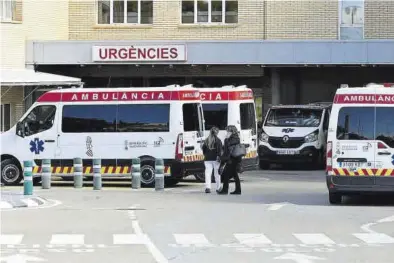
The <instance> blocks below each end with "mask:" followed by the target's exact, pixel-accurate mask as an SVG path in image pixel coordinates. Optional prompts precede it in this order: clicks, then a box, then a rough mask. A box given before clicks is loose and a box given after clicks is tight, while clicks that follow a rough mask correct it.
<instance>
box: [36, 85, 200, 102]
mask: <svg viewBox="0 0 394 263" xmlns="http://www.w3.org/2000/svg"><path fill="white" fill-rule="evenodd" d="M199 95H200V93H199V90H198V89H196V88H194V87H193V86H192V85H186V86H179V85H170V86H165V87H152V88H147V87H136V88H134V87H132V88H67V89H57V90H51V91H49V92H47V93H45V94H43V95H42V96H41V97H39V98H38V100H37V101H38V102H61V101H62V102H105V101H161V100H164V101H166V100H188V101H190V100H195V101H199Z"/></svg>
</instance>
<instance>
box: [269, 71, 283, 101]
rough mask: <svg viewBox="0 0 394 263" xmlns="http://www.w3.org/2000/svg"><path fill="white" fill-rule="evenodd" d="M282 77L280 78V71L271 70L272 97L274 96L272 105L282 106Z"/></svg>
mask: <svg viewBox="0 0 394 263" xmlns="http://www.w3.org/2000/svg"><path fill="white" fill-rule="evenodd" d="M280 93H281V92H280V77H279V69H278V68H271V96H272V101H271V104H272V105H277V104H280Z"/></svg>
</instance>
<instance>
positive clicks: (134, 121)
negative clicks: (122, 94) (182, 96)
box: [117, 104, 170, 132]
mask: <svg viewBox="0 0 394 263" xmlns="http://www.w3.org/2000/svg"><path fill="white" fill-rule="evenodd" d="M117 123H118V126H117V131H118V132H168V131H170V104H125V105H118V122H117Z"/></svg>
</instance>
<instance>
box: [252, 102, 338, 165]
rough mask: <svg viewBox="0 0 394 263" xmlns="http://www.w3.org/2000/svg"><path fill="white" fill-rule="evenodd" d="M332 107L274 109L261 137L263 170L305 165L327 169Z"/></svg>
mask: <svg viewBox="0 0 394 263" xmlns="http://www.w3.org/2000/svg"><path fill="white" fill-rule="evenodd" d="M330 107H331V103H330V104H327V103H311V104H306V105H277V106H272V107H271V108H270V109H269V110H268V112H267V114H266V117H265V120H264V123H263V126H262V132H261V136H260V142H259V159H260V162H259V165H260V168H261V169H267V168H269V166H270V164H274V163H280V164H284V163H286V164H288V163H296V162H298V163H300V162H304V163H309V164H310V165H311V166H312V168H321V169H324V166H325V163H326V160H325V153H326V142H327V130H328V122H329V118H330Z"/></svg>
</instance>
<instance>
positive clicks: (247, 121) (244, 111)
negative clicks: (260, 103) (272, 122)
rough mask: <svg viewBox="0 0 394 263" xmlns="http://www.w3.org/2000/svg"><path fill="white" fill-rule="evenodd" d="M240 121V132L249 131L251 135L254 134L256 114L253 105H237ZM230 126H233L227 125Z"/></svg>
mask: <svg viewBox="0 0 394 263" xmlns="http://www.w3.org/2000/svg"><path fill="white" fill-rule="evenodd" d="M239 109H240V119H241V130H250V129H252V133H253V134H255V133H256V114H255V111H254V105H253V103H241V104H240V105H239ZM229 124H230V125H234V124H232V123H229Z"/></svg>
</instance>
